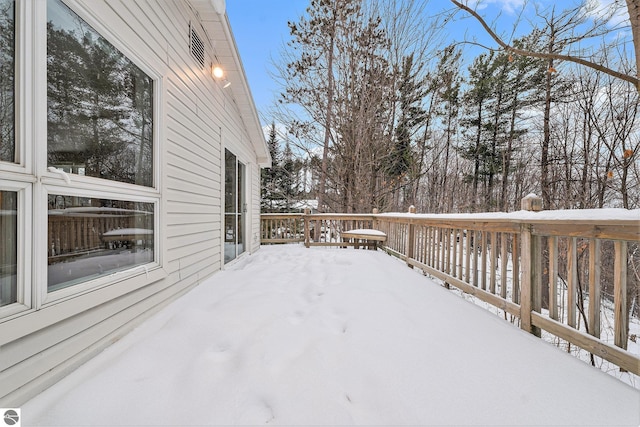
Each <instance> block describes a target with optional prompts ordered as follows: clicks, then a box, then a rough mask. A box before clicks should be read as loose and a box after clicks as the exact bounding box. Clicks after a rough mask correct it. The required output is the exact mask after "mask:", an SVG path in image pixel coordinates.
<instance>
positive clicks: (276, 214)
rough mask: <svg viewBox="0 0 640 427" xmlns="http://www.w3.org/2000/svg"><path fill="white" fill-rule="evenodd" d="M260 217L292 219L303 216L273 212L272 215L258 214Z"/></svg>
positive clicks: (294, 213) (293, 213)
mask: <svg viewBox="0 0 640 427" xmlns="http://www.w3.org/2000/svg"><path fill="white" fill-rule="evenodd" d="M260 216H264V217H268V218H276V217H283V218H292V217H303V216H304V214H303V213H296V212H273V213H260Z"/></svg>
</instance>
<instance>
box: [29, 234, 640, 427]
mask: <svg viewBox="0 0 640 427" xmlns="http://www.w3.org/2000/svg"><path fill="white" fill-rule="evenodd" d="M22 417H23V422H24V424H23V425H51V426H53V425H65V426H72V425H111V426H116V425H181V426H187V425H216V424H227V425H228V424H236V425H237V424H243V425H257V424H277V425H278V424H279V425H282V424H286V425H309V424H315V425H348V424H359V425H372V424H378V425H380V424H385V425H408V424H412V425H511V426H514V425H601V426H603V425H634V426H637V425H639V424H640V392H639V391H638V390H636V389H634V388H632V387H630V386H628V385H626V384H624V383H622V382H621V381H619V380H617V379H615V378H613V377H611V376H609V375H607V374H605V373H603V372H601V371H599V370H597V369H595V368H592V367H590V366H588V365H587V364H585V363H584V362H582V361H579V360H577V359H575V358H573V357H571V356H569V355H567V354H565V353H563V352H561V351H560V350H558V349H557V348H555V347H553V346H551V345H549V344H546V343H544V342H542V341H540V340H539V339H537V338H535V337H533V336H531V335H529V334H526V333H524V332H522V331H521V330H519V329H518V328H516V327H514V326H513V325H511V324H509V323H507V322H505V321H504V320H502V319H500V318H498V317H496V316H495V315H493V314H491V313H489V312H487V311H485V310H483V309H481V308H480V307H477V306H475V305H473V304H471V303H469V302H468V301H466V300H465V299H463V298H460V297H459V296H457V295H456V294H454V293H452V292H450V291H447V290H446V289H444V288H443V287H441V286H439V285H437V284H435V283H433V282H431V281H430V280H429V279H427V278H426V277H424V276H422V275H421V274H419V273H418V272H416V271H414V270H411V269H409V268H407V267H406V266H405V265H404V264H402V263H401V262H399V261H398V260H397V259H395V258H392V257H390V256H388V255H386V254H385V253H384V252H381V251H369V250H354V249H353V248H349V249H339V248H310V249H305V248H304V247H303V246H302V245H286V246H265V247H263V248H262V249H260V250H259V251H258V252H257V253H256V254H254V255H252V256H250V257H245V258H243V259H241V260H239V262H237V263H236V264H234V265H232V266H231V267H230V268H228V269H227V270H225V271H223V272H220V273H218V274H216V275H214V276H213V277H211V278H209V279H207V280H206V281H205V282H203V283H202V284H201V285H200V286H198V287H197V288H195V289H194V290H192V291H191V292H189V293H188V294H186V295H185V296H183V297H182V298H180V299H179V300H177V301H175V302H174V303H172V304H170V305H169V306H167V307H166V308H164V309H163V310H162V311H161V312H160V313H158V314H157V315H155V316H153V317H152V318H150V319H149V320H147V321H146V322H144V323H143V324H142V325H141V326H140V327H139V328H137V329H136V330H134V331H133V332H131V333H130V334H128V335H127V336H125V337H124V338H123V339H121V340H120V341H118V342H116V343H115V344H113V345H112V346H111V347H109V348H107V349H106V350H105V351H103V352H102V353H101V354H99V355H98V356H96V357H95V358H94V359H92V360H90V361H89V362H87V363H86V364H85V365H83V366H81V367H80V368H79V369H77V370H76V371H74V372H73V373H71V374H70V375H69V376H67V377H66V378H64V379H63V380H62V381H60V382H58V383H57V384H55V385H54V386H52V387H51V388H49V389H48V390H46V391H44V392H43V393H41V394H40V395H38V396H36V397H35V398H34V399H32V400H31V401H29V402H27V403H26V404H25V405H23V407H22Z"/></svg>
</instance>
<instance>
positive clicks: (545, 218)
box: [262, 195, 640, 381]
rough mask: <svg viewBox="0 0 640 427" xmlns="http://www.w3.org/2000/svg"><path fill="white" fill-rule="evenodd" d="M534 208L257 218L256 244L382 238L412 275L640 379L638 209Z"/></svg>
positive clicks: (528, 203) (530, 204)
mask: <svg viewBox="0 0 640 427" xmlns="http://www.w3.org/2000/svg"><path fill="white" fill-rule="evenodd" d="M539 206H540V203H539V200H538V198H536V197H535V196H533V195H530V196H527V198H525V199H523V210H521V211H518V212H512V213H479V214H417V213H415V209H413V210H410V212H409V213H384V214H378V213H373V214H263V216H262V229H263V240H262V242H263V243H270V242H273V241H274V240H277V241H279V242H283V241H298V242H300V241H304V242H305V245H306V246H307V247H309V246H342V247H344V246H348V245H353V244H351V243H348V242H346V241H343V239H342V238H341V233H342V232H344V231H349V230H353V229H375V230H380V231H382V232H384V233H385V234H386V241H385V242H384V243H381V244H380V247H382V248H383V249H384V250H385V251H387V252H388V253H389V254H392V255H395V256H397V257H399V258H401V259H402V260H404V261H405V262H406V263H407V265H409V266H411V267H412V268H419V269H421V270H423V272H424V273H425V274H429V275H431V276H433V277H435V278H438V279H440V280H442V281H443V282H444V283H445V286H447V287H448V288H449V287H451V286H453V287H455V288H457V289H459V290H460V291H462V292H464V293H465V294H470V295H473V296H474V297H475V298H476V299H478V300H480V301H482V302H483V303H484V304H487V305H488V306H490V307H494V308H497V309H498V310H499V311H500V312H501V313H502V315H504V318H505V319H507V318H508V317H509V318H510V320H511V321H513V322H514V323H517V324H519V326H520V327H521V328H522V329H524V330H526V331H527V332H530V333H532V334H534V335H536V336H539V337H540V336H542V337H543V338H545V339H548V340H552V341H554V342H555V343H556V344H558V345H560V343H563V345H564V346H565V348H567V350H568V351H572V346H573V348H574V349H575V347H576V346H577V347H579V348H581V349H584V350H586V352H587V354H588V358H587V359H588V360H590V361H591V363H592V364H594V365H595V364H596V360H600V359H598V358H601V359H602V360H606V361H608V362H610V363H612V364H614V365H616V366H617V367H619V369H620V370H621V371H628V372H629V373H631V374H633V375H636V376H638V375H640V358H639V355H640V343H639V342H637V336H638V333H639V332H640V321H639V320H638V312H639V311H640V307H638V299H639V298H640V297H639V295H638V294H639V291H640V283H639V282H640V277H639V271H640V244H639V242H640V210H634V211H629V210H624V209H593V210H564V211H540V209H539ZM275 215H277V216H275ZM276 220H277V221H285V222H280V223H276V224H277V226H275V225H274V222H273V221H276ZM286 221H291V222H288V223H287V222H286ZM283 229H284V230H287V231H286V232H285V233H284V235H283V236H281V237H280V238H279V239H276V238H275V237H274V236H278V231H277V230H283ZM264 230H271V231H269V233H270V234H267V235H265V233H264ZM274 230H276V231H275V234H274ZM291 230H295V231H291ZM269 236H271V237H269ZM267 237H268V238H267ZM549 337H550V338H549ZM636 381H637V380H636Z"/></svg>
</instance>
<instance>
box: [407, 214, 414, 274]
mask: <svg viewBox="0 0 640 427" xmlns="http://www.w3.org/2000/svg"><path fill="white" fill-rule="evenodd" d="M409 213H410V214H415V213H416V207H415V206H413V205H411V206H409ZM415 239H416V225H415V224H414V223H413V221H411V220H409V224H408V226H407V250H406V251H405V254H406V261H407V265H408V266H409V267H410V268H413V264H411V263H410V262H409V260H410V259H413V247H414V246H415Z"/></svg>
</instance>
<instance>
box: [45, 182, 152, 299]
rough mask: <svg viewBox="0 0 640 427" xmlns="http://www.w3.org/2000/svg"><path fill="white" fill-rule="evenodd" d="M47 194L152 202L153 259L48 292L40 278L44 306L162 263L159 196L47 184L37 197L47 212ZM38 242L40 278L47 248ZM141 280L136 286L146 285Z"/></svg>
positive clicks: (138, 273) (137, 274)
mask: <svg viewBox="0 0 640 427" xmlns="http://www.w3.org/2000/svg"><path fill="white" fill-rule="evenodd" d="M49 194H64V195H69V196H76V197H89V198H105V199H113V200H123V201H134V202H144V203H153V205H154V208H153V211H154V212H153V227H154V245H153V259H154V261H152V262H150V263H147V264H141V265H136V266H133V267H130V268H126V269H124V270H120V271H117V272H113V273H110V274H107V275H104V276H101V277H97V278H94V279H89V280H85V281H82V282H79V283H76V284H73V285H70V286H67V287H64V288H61V289H58V290H54V291H51V292H50V291H49V290H48V286H47V283H46V282H47V281H46V280H43V281H42V282H43V284H42V286H40V289H39V291H40V292H39V299H40V301H41V305H43V306H45V305H47V304H51V303H54V302H58V301H60V300H66V299H69V298H73V297H76V296H78V295H82V294H85V293H87V292H91V291H94V290H97V289H100V288H104V287H108V286H110V285H112V284H114V283H117V282H121V281H123V280H127V279H129V278H132V277H136V276H139V275H140V274H145V275H148V272H149V271H151V270H155V269H158V268H161V267H162V264H161V262H160V242H156V238H157V236H158V229H159V223H160V221H159V210H160V209H159V204H160V200H158V199H157V198H153V197H145V198H141V197H136V198H131V197H124V196H123V195H122V194H121V193H108V192H102V193H100V195H96V194H95V193H93V192H87V191H85V190H81V189H73V188H70V187H68V186H64V185H62V186H56V185H49V186H47V188H46V190H45V196H44V197H42V198H41V199H42V200H41V202H42V205H43V206H41V208H40V209H39V210H40V211H44V212H48V207H47V205H48V196H49ZM45 222H48V214H46V215H45ZM44 226H45V235H46V233H47V232H48V223H45V225H44ZM39 243H40V242H39ZM41 243H42V244H41V248H40V252H39V253H38V255H37V258H38V259H44V261H45V262H44V263H43V265H42V266H41V267H40V270H41V276H40V277H42V278H43V279H44V278H46V277H47V269H48V262H47V253H48V248H47V245H46V241H43V242H41ZM143 282H144V283H142V284H141V285H140V287H142V286H146V285H147V284H148V283H146V281H143ZM136 288H137V287H136ZM132 290H133V289H132Z"/></svg>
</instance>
